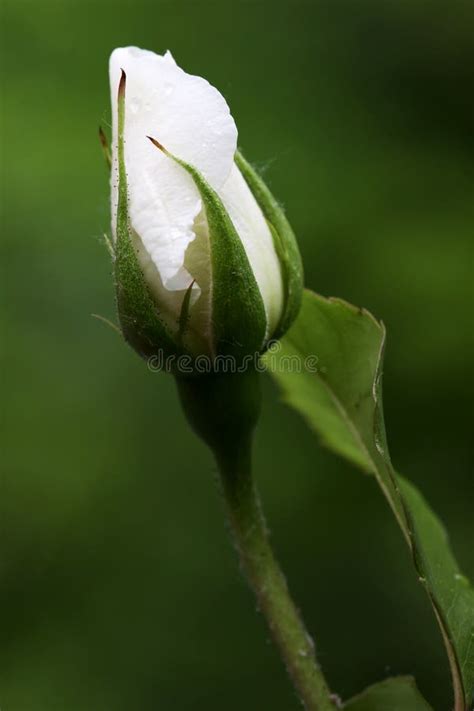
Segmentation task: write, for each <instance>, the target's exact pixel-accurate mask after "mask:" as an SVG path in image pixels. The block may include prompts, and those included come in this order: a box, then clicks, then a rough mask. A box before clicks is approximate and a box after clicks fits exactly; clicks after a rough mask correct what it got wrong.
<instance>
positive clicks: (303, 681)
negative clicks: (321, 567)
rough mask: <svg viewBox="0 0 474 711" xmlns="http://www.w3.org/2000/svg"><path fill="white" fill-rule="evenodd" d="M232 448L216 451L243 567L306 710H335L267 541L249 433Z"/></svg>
mask: <svg viewBox="0 0 474 711" xmlns="http://www.w3.org/2000/svg"><path fill="white" fill-rule="evenodd" d="M232 449H233V451H225V452H222V450H221V451H220V452H216V460H217V464H218V467H219V472H220V477H221V483H222V491H223V495H224V500H225V504H226V509H227V516H228V520H229V524H230V528H231V531H232V534H233V537H234V541H235V546H236V548H237V552H238V554H239V558H240V562H241V566H242V569H243V572H244V574H245V575H246V577H247V579H248V582H249V583H250V586H251V587H252V589H253V591H254V593H255V595H256V598H257V601H258V605H259V608H260V610H261V612H262V613H263V615H264V616H265V619H266V621H267V624H268V627H269V629H270V633H271V635H272V638H273V640H274V643H275V645H276V646H277V648H278V650H279V652H280V654H281V657H282V659H283V661H284V663H285V666H286V669H287V671H288V674H289V676H290V678H291V680H292V682H293V684H294V687H295V689H296V691H297V693H298V695H299V697H300V699H301V701H302V702H303V705H304V708H305V709H306V711H334V708H335V703H334V700H332V697H331V693H330V691H329V688H328V685H327V683H326V681H325V679H324V676H323V673H322V671H321V669H320V667H319V665H318V663H317V661H316V656H315V651H314V644H313V642H312V640H311V638H310V636H309V635H308V633H307V631H306V629H305V627H304V624H303V621H302V619H301V617H300V615H299V613H298V610H297V608H296V606H295V604H294V602H293V600H292V598H291V596H290V593H289V590H288V586H287V583H286V580H285V577H284V575H283V573H282V571H281V569H280V566H279V565H278V562H277V560H276V558H275V556H274V554H273V551H272V548H271V546H270V542H269V536H268V531H267V528H266V524H265V518H264V515H263V511H262V507H261V504H260V500H259V496H258V493H257V490H256V487H255V483H254V480H253V477H252V473H251V441H250V436H249V437H248V438H247V439H246V440H244V444H243V445H242V444H241V445H240V446H236V447H235V448H232Z"/></svg>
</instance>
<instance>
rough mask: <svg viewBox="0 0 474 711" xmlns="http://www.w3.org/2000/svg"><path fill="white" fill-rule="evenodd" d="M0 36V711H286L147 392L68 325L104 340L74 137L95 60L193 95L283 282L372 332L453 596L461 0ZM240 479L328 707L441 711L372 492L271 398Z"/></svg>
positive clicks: (215, 507)
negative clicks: (263, 213) (371, 316)
mask: <svg viewBox="0 0 474 711" xmlns="http://www.w3.org/2000/svg"><path fill="white" fill-rule="evenodd" d="M2 14H3V52H4V60H3V66H4V92H5V97H6V101H5V104H4V112H3V113H4V120H3V124H4V132H5V139H4V154H5V158H6V161H5V164H4V169H3V184H4V200H3V202H4V206H5V207H6V214H5V215H4V219H3V227H4V229H3V247H2V250H4V256H3V257H2V264H3V267H2V268H3V275H4V282H3V284H4V285H6V290H7V291H6V294H5V297H6V298H5V299H2V301H3V302H4V305H5V306H6V308H4V309H3V311H4V325H3V327H2V328H3V333H4V336H5V338H4V343H5V344H6V348H5V349H4V354H5V357H6V366H5V368H4V379H3V392H4V398H5V405H4V407H5V413H6V417H5V418H4V427H3V430H4V435H5V440H6V447H5V448H4V456H3V465H2V466H3V469H4V474H3V475H2V484H1V503H0V514H1V518H0V531H1V534H0V542H1V555H0V567H1V585H0V608H1V611H2V612H1V618H2V619H1V624H0V630H1V631H0V640H1V642H0V657H1V659H0V703H1V705H2V709H4V710H5V711H125V710H127V711H128V710H129V709H133V710H134V711H157V710H159V711H191V710H192V711H194V710H196V709H206V711H213V710H214V709H215V710H219V711H223V709H225V711H242V709H246V710H247V709H248V710H249V711H251V710H252V711H253V710H255V711H262V710H265V711H267V709H268V710H270V709H271V711H292V710H294V711H296V710H297V709H298V708H299V707H298V703H297V701H296V699H295V698H294V696H293V693H292V690H291V688H290V685H289V683H288V682H287V680H286V677H285V673H284V671H283V670H282V667H281V664H280V661H279V659H278V657H277V655H276V653H275V652H274V650H273V648H272V647H271V645H270V643H269V641H268V635H267V634H266V631H265V630H264V626H263V623H262V620H261V619H260V618H259V617H258V616H257V615H256V611H255V604H254V601H253V599H252V597H251V595H250V593H249V592H248V591H247V589H246V587H245V585H244V583H243V581H242V580H241V578H240V575H239V572H238V569H237V566H236V561H235V560H234V555H233V551H232V550H231V547H230V545H229V541H228V536H227V532H226V530H225V527H224V523H223V516H222V510H221V502H220V500H219V496H218V494H217V493H216V488H215V486H214V481H213V478H214V465H213V463H212V461H211V457H210V455H209V453H208V452H207V451H206V450H205V448H204V446H203V445H202V444H201V443H200V442H198V441H197V440H196V439H195V437H194V436H193V435H192V434H191V432H190V431H189V430H188V429H187V428H186V426H185V423H184V420H183V416H182V413H181V412H180V408H179V405H178V402H177V398H176V393H175V389H174V384H173V382H172V379H171V378H169V377H166V376H160V375H156V374H155V375H153V374H151V373H150V372H148V371H147V368H146V367H145V365H144V364H143V363H141V362H140V361H139V359H138V357H137V356H136V355H135V354H134V353H133V352H132V351H130V350H129V349H127V348H126V347H125V345H124V344H123V343H122V342H121V341H120V339H119V338H118V337H117V335H116V334H115V333H114V332H113V331H112V330H111V329H109V328H108V327H107V326H105V325H104V324H103V323H101V322H99V321H97V320H95V319H93V318H91V315H90V314H91V313H99V314H102V315H104V316H107V317H109V318H112V319H114V318H115V314H114V296H113V287H112V279H111V267H110V262H109V259H108V255H107V253H106V250H105V248H104V246H103V244H102V238H101V235H102V233H103V232H104V231H106V230H107V229H108V223H109V207H108V175H107V170H106V168H105V165H104V163H103V158H102V155H101V152H100V148H99V144H98V140H97V127H98V124H99V123H100V122H104V121H105V122H106V123H107V122H108V121H109V120H110V116H109V108H108V102H109V89H108V77H107V61H108V55H109V53H110V51H111V50H112V49H113V48H114V47H115V46H120V45H126V44H137V45H139V46H142V47H145V48H149V49H154V50H156V51H159V52H162V51H164V50H165V49H167V48H169V49H171V50H172V51H173V53H174V55H175V58H176V59H177V61H178V62H179V63H180V64H181V65H182V66H183V67H184V68H185V69H186V70H187V71H189V72H191V73H196V74H200V75H202V76H205V77H206V78H208V79H209V81H211V82H212V83H213V84H214V85H215V86H217V87H218V88H219V89H220V90H221V92H222V93H223V94H224V95H225V97H226V98H227V100H228V102H229V104H230V106H231V109H232V112H233V115H234V117H235V119H236V121H237V124H238V126H239V132H240V144H241V146H242V147H243V148H244V149H245V152H246V155H247V156H248V157H249V158H250V159H251V160H253V161H254V162H255V163H256V164H257V165H258V166H259V167H261V168H262V169H263V170H264V174H265V177H266V179H267V180H268V182H269V184H270V185H271V187H272V189H273V191H274V193H275V194H276V195H277V196H278V197H279V199H281V201H282V202H283V203H284V205H285V207H286V209H287V213H288V215H289V217H290V220H291V222H292V224H293V226H294V228H295V231H296V233H297V235H298V238H299V243H300V246H301V250H302V253H303V257H304V262H305V267H306V282H307V284H308V286H311V287H312V288H314V289H315V290H317V291H319V292H320V293H322V294H325V295H337V296H341V297H343V298H345V299H347V300H349V301H351V302H353V303H355V304H357V305H363V306H365V307H367V308H369V309H370V310H372V311H373V312H374V313H375V314H376V315H377V316H378V317H381V318H383V320H384V321H385V323H386V325H387V328H388V333H389V340H388V349H387V356H386V368H385V404H386V419H387V427H388V434H389V440H390V442H391V450H392V457H393V459H394V462H395V463H396V465H397V466H398V468H399V469H400V470H401V471H402V472H403V473H404V474H405V475H406V476H408V477H409V478H411V480H412V481H414V482H415V483H416V484H417V485H418V486H419V487H420V488H421V489H422V490H423V492H424V493H425V495H426V496H427V498H428V500H429V501H430V503H431V504H432V506H433V508H434V509H435V510H436V511H437V512H438V513H439V514H440V516H441V517H442V519H443V520H444V521H445V523H446V524H447V527H448V529H449V532H450V537H451V541H452V544H453V547H454V550H455V552H456V554H457V557H458V559H459V561H460V564H461V566H462V567H463V569H464V570H465V572H466V573H467V574H469V575H470V576H471V577H474V558H473V526H472V502H473V494H474V491H473V485H472V473H470V471H469V466H468V465H469V446H468V443H469V437H470V433H471V427H472V419H471V416H472V408H471V403H472V392H471V393H470V392H469V386H470V383H471V378H472V372H471V370H470V358H471V357H472V351H471V352H470V345H471V340H470V338H469V332H470V327H471V323H470V321H471V317H472V300H471V294H470V287H469V278H470V276H469V260H470V249H469V241H470V238H471V237H472V232H473V224H474V211H473V200H472V197H473V182H474V181H473V177H474V175H473V174H474V171H473V165H474V164H473V158H474V150H473V149H474V138H473V109H474V100H473V91H472V89H473V86H474V32H473V28H474V5H473V4H472V2H471V0H466V1H465V2H463V0H454V1H451V2H449V3H448V2H446V0H443V2H436V0H434V1H432V2H428V1H425V0H383V1H380V0H359V1H358V2H355V1H354V0H316V1H315V2H309V1H308V2H302V1H298V0H272V1H270V0H268V1H262V2H250V1H249V2H246V1H245V0H241V1H240V2H223V1H222V0H221V1H220V2H209V1H207V0H200V1H199V0H193V1H192V2H191V1H188V2H182V1H179V0H174V1H173V2H165V1H163V0H161V1H160V0H155V1H154V2H147V1H146V0H135V1H134V2H132V0H130V1H129V2H127V1H125V2H124V1H122V2H120V1H117V2H107V1H106V0H96V2H91V1H90V0H89V1H85V0H77V1H76V0H69V1H66V0H41V1H40V0H35V1H33V0H31V1H29V0H4V2H3V10H2ZM2 288H3V286H2ZM256 468H257V471H258V479H259V484H260V488H261V491H262V495H263V498H264V501H265V504H266V509H267V514H268V518H269V522H270V526H271V529H272V534H273V540H274V545H275V547H276V549H277V551H278V554H279V557H280V559H281V561H282V564H283V566H284V568H285V569H286V571H287V574H288V577H289V580H290V582H291V588H292V590H293V593H294V596H295V597H296V599H297V601H298V603H299V604H300V606H301V608H302V609H303V611H304V615H305V618H306V621H307V624H308V626H309V628H310V630H311V632H312V633H313V634H314V636H315V638H316V640H317V646H318V649H319V656H320V659H321V662H322V664H323V666H324V668H325V670H326V673H327V676H328V678H329V680H330V683H331V685H332V687H333V688H334V690H336V691H337V692H338V693H339V694H340V695H341V696H342V697H344V698H347V697H348V696H350V695H351V694H353V693H355V692H357V691H360V690H361V689H362V687H363V686H364V685H367V684H369V683H372V682H374V681H376V680H379V679H382V678H384V677H385V676H387V675H389V674H398V673H413V674H415V676H416V678H417V680H418V684H419V686H420V688H421V689H422V691H423V693H424V694H425V695H426V697H427V699H429V700H430V701H431V703H432V704H433V706H434V708H435V709H436V710H437V711H438V710H439V711H446V709H448V708H450V699H451V691H450V681H449V674H448V669H447V663H446V660H445V656H444V651H443V648H442V644H441V641H440V636H439V633H438V630H437V628H436V625H435V623H434V620H433V617H432V614H431V611H430V609H429V605H428V602H427V600H426V599H425V596H424V593H423V592H422V590H421V587H419V586H418V584H417V581H416V579H415V576H414V573H413V570H412V567H411V564H410V560H409V556H408V553H407V550H406V548H405V544H404V542H403V541H402V538H401V535H400V534H399V531H398V530H397V528H396V525H395V523H394V521H393V520H392V516H391V513H390V511H389V509H388V506H387V505H386V504H385V502H384V501H383V499H382V496H381V494H380V492H379V491H378V489H377V487H376V484H375V482H374V481H372V480H371V479H370V478H369V477H366V476H363V475H361V474H360V473H359V472H358V471H355V470H354V469H352V468H351V467H349V466H348V465H346V464H345V463H343V462H341V461H339V460H338V459H336V458H335V457H334V456H333V455H331V454H329V453H328V452H326V451H324V450H322V449H321V448H320V447H319V445H318V443H317V442H316V440H315V439H314V438H313V436H312V435H311V434H310V433H309V431H308V430H307V429H306V427H305V426H304V425H303V424H302V422H300V420H299V418H298V417H297V416H296V415H295V414H294V413H292V412H290V411H289V410H287V409H286V408H285V407H284V406H283V405H282V404H281V403H280V402H279V398H278V394H277V392H276V390H275V388H274V386H273V385H272V383H270V382H269V381H268V382H267V381H266V384H265V406H264V415H263V417H262V421H261V425H260V428H259V431H258V437H257V444H256Z"/></svg>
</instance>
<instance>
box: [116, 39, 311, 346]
mask: <svg viewBox="0 0 474 711" xmlns="http://www.w3.org/2000/svg"><path fill="white" fill-rule="evenodd" d="M110 84H111V94H112V131H113V135H112V174H111V186H112V235H113V240H114V254H115V276H116V285H117V301H118V310H119V318H120V324H121V327H122V332H123V334H124V336H125V338H126V339H127V340H128V341H129V342H130V343H131V345H132V346H133V347H134V348H135V349H136V350H137V351H138V352H139V353H140V354H141V355H142V356H144V357H149V356H150V355H152V354H156V353H158V352H159V351H161V353H164V354H165V355H166V356H170V355H180V354H189V355H191V356H197V355H201V354H202V355H206V356H210V357H211V358H214V357H215V356H216V355H232V356H236V357H241V356H244V355H246V354H253V353H255V352H262V351H264V350H265V347H266V344H267V343H268V341H269V340H270V339H272V338H276V337H279V336H280V335H282V334H283V333H284V332H285V331H286V330H287V328H288V327H289V325H290V324H291V322H292V321H293V320H294V318H295V316H296V314H297V312H298V309H299V305H300V301H301V292H302V266H301V259H300V256H299V252H298V248H297V245H296V241H295V238H294V235H293V233H292V230H291V228H290V226H289V224H288V222H287V220H286V218H285V216H284V214H283V211H282V210H281V208H280V207H279V205H278V204H277V203H276V201H275V200H274V198H273V197H272V195H271V194H270V192H269V190H268V188H267V187H266V186H265V184H264V183H263V181H262V180H261V178H260V177H259V176H257V175H256V173H255V172H254V171H253V169H252V168H251V167H250V166H249V164H248V163H246V161H245V160H244V159H243V157H242V156H241V154H240V153H238V152H237V128H236V125H235V122H234V120H233V118H232V116H231V114H230V111H229V107H228V106H227V103H226V101H225V99H224V98H223V97H222V96H221V94H220V93H219V92H218V91H217V89H215V88H214V87H212V86H211V85H210V84H209V83H208V82H207V81H206V80H205V79H202V78H201V77H197V76H192V75H191V74H187V73H186V72H184V71H183V70H182V69H181V68H180V67H178V66H177V64H176V63H175V61H174V59H173V58H172V56H171V54H170V53H169V52H167V53H166V54H165V55H164V56H160V55H157V54H154V53H153V52H149V51H146V50H142V49H138V48H136V47H125V48H119V49H116V50H114V51H113V52H112V55H111V57H110Z"/></svg>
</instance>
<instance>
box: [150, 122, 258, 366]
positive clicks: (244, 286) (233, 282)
mask: <svg viewBox="0 0 474 711" xmlns="http://www.w3.org/2000/svg"><path fill="white" fill-rule="evenodd" d="M148 138H149V139H150V141H151V142H152V143H153V145H155V146H156V147H157V148H159V149H160V150H161V151H163V153H165V154H166V155H167V156H169V158H171V159H172V160H174V161H175V162H176V163H179V165H181V166H182V167H183V168H184V170H186V171H187V173H189V175H190V176H191V177H192V179H193V180H194V183H195V185H196V187H197V189H198V190H199V193H200V195H201V198H202V201H203V204H204V208H205V211H206V218H207V223H208V226H209V243H210V248H211V266H212V327H213V333H214V348H215V353H216V355H231V356H236V357H237V358H240V357H241V356H245V355H247V354H251V355H253V354H254V353H258V352H259V351H260V350H261V349H262V347H263V345H264V340H265V332H266V328H267V317H266V314H265V306H264V303H263V299H262V295H261V293H260V289H259V287H258V284H257V280H256V279H255V275H254V273H253V271H252V267H251V266H250V262H249V260H248V257H247V253H246V251H245V248H244V246H243V244H242V241H241V239H240V237H239V235H238V234H237V231H236V229H235V227H234V225H233V222H232V220H231V219H230V217H229V214H228V212H227V210H226V208H225V206H224V204H223V202H222V200H221V199H220V197H219V196H218V194H217V193H216V192H215V190H213V189H212V188H211V186H210V185H209V183H208V182H207V181H206V180H205V179H204V177H203V176H202V175H201V173H200V172H199V171H198V170H197V169H196V168H194V166H192V165H189V163H185V161H183V160H181V159H180V158H179V157H176V156H174V155H173V154H172V153H170V152H169V151H167V150H166V148H165V147H164V146H162V145H161V143H160V142H159V141H157V140H156V139H155V138H152V137H151V136H148Z"/></svg>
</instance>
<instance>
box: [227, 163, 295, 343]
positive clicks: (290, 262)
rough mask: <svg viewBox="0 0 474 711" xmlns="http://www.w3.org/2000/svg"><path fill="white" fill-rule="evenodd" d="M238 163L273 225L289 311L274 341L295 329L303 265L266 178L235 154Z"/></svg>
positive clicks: (287, 224)
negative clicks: (289, 329)
mask: <svg viewBox="0 0 474 711" xmlns="http://www.w3.org/2000/svg"><path fill="white" fill-rule="evenodd" d="M235 163H236V165H237V167H238V168H239V170H240V172H241V173H242V175H243V177H244V179H245V181H246V183H247V185H248V186H249V188H250V190H251V192H252V194H253V196H254V198H255V200H256V201H257V203H258V204H259V206H260V209H261V210H262V212H263V214H264V216H265V218H266V220H267V222H268V224H269V227H270V231H271V233H272V237H273V244H274V246H275V251H276V253H277V255H278V258H279V260H280V266H281V270H282V277H283V286H284V289H285V308H284V310H283V314H282V317H281V319H280V323H279V324H278V327H277V329H276V331H275V334H274V338H279V337H280V336H281V335H283V334H284V333H286V331H287V330H288V328H289V327H290V326H291V324H292V323H293V321H294V320H295V318H296V316H297V315H298V312H299V310H300V307H301V297H302V294H303V262H302V261H301V255H300V252H299V249H298V243H297V242H296V238H295V235H294V233H293V230H292V229H291V225H290V223H289V222H288V220H287V218H286V215H285V213H284V212H283V209H282V208H281V206H280V205H279V204H278V202H277V201H276V200H275V198H274V197H273V195H272V194H271V192H270V190H269V189H268V188H267V186H266V185H265V183H264V181H263V180H262V178H261V177H260V176H259V175H258V173H257V172H256V171H255V170H254V169H253V168H252V166H251V165H250V163H247V161H246V160H245V158H244V157H243V155H242V154H241V153H240V152H239V151H237V153H236V154H235Z"/></svg>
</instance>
